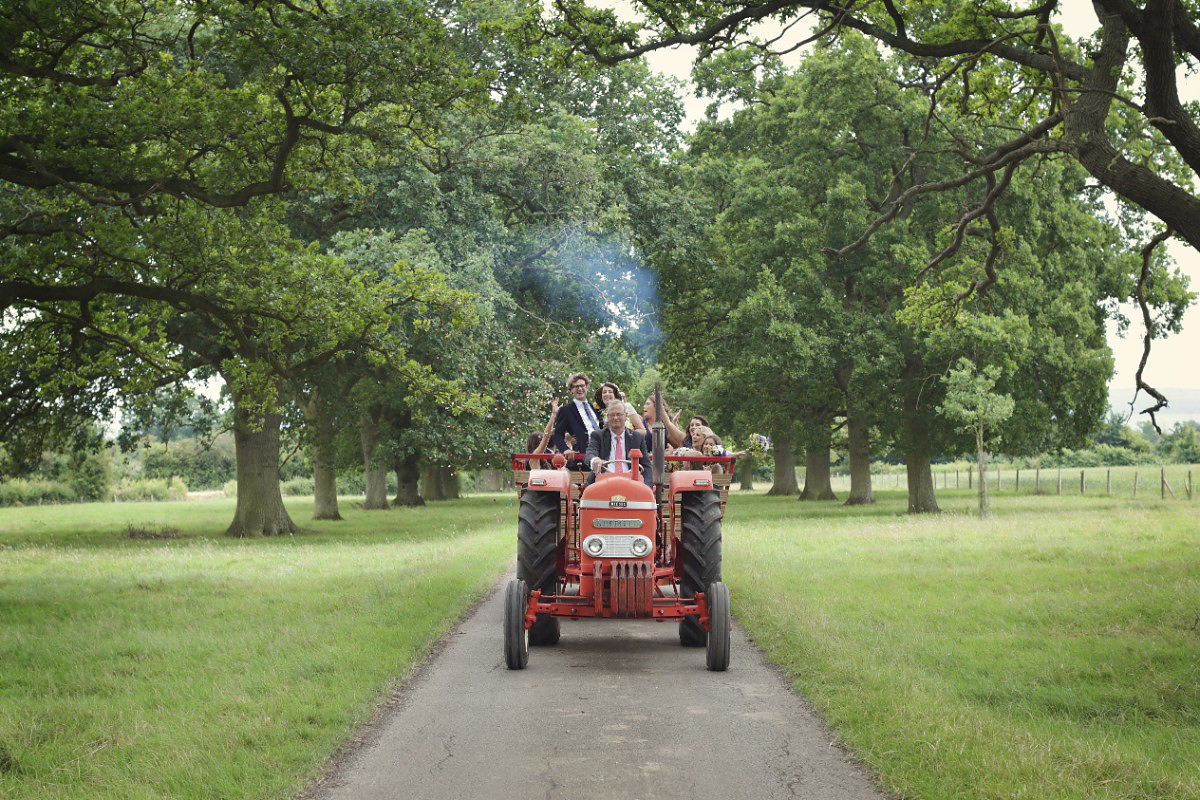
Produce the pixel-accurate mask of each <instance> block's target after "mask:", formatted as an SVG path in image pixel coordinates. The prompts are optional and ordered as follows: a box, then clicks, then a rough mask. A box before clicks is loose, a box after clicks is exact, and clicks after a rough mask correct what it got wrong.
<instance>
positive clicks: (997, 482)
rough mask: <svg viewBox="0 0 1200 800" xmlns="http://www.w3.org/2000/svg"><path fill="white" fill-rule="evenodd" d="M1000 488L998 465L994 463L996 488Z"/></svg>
mask: <svg viewBox="0 0 1200 800" xmlns="http://www.w3.org/2000/svg"><path fill="white" fill-rule="evenodd" d="M999 489H1000V465H999V464H997V465H996V490H997V491H999Z"/></svg>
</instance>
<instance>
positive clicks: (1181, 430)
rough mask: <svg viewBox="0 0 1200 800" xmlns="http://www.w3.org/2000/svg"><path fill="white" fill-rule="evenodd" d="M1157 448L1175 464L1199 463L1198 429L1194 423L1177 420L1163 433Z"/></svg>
mask: <svg viewBox="0 0 1200 800" xmlns="http://www.w3.org/2000/svg"><path fill="white" fill-rule="evenodd" d="M1158 448H1159V451H1160V452H1162V453H1163V454H1164V455H1165V456H1167V458H1169V459H1170V460H1171V461H1173V462H1175V463H1176V464H1196V463H1200V429H1197V426H1196V425H1195V424H1188V423H1184V422H1178V423H1176V424H1175V427H1174V428H1172V429H1171V431H1170V433H1166V434H1164V435H1163V437H1162V439H1161V440H1160V441H1159V444H1158Z"/></svg>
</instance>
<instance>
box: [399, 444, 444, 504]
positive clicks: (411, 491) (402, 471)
mask: <svg viewBox="0 0 1200 800" xmlns="http://www.w3.org/2000/svg"><path fill="white" fill-rule="evenodd" d="M395 468H396V499H394V500H393V501H392V505H394V506H423V505H425V500H424V499H423V498H422V497H421V493H420V492H419V491H418V490H417V481H418V480H419V479H420V477H421V461H420V459H419V458H418V457H417V455H416V454H413V455H409V456H404V457H403V458H397V459H396V464H395ZM434 483H435V484H436V483H437V481H434Z"/></svg>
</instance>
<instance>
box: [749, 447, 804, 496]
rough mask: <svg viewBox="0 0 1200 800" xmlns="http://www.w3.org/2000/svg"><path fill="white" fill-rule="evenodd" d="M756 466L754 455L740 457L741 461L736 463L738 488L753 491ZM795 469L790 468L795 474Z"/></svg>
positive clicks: (756, 460) (756, 461)
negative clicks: (738, 474) (738, 472)
mask: <svg viewBox="0 0 1200 800" xmlns="http://www.w3.org/2000/svg"><path fill="white" fill-rule="evenodd" d="M757 466H758V459H756V458H755V457H754V456H746V457H745V458H743V459H742V463H741V464H738V469H739V470H740V472H741V475H740V477H741V481H742V482H741V483H740V484H739V485H738V490H739V491H742V492H752V491H754V469H755V467H757ZM795 472H796V470H795V469H793V470H792V474H795Z"/></svg>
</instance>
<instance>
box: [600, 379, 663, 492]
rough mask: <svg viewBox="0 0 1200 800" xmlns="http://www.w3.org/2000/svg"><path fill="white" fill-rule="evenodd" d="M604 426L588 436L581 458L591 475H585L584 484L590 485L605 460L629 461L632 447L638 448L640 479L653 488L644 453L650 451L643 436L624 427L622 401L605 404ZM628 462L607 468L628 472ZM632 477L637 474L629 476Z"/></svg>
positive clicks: (613, 470) (612, 470)
mask: <svg viewBox="0 0 1200 800" xmlns="http://www.w3.org/2000/svg"><path fill="white" fill-rule="evenodd" d="M607 421H608V425H607V427H604V428H601V429H600V430H598V431H595V432H593V433H592V435H591V436H590V437H588V446H587V456H586V457H585V458H584V463H585V464H587V465H588V467H590V468H591V470H592V474H591V475H589V476H588V479H587V481H586V482H585V485H590V484H591V483H592V482H593V481H595V480H596V475H597V474H599V473H598V472H597V470H598V469H599V468H600V465H601V464H603V463H604V462H605V461H629V460H630V458H629V453H630V451H631V450H641V451H642V459H641V464H640V466H641V468H642V470H641V471H642V474H641V476H640V477H641V479H642V481H644V482H645V484H646V485H647V486H649V487H650V488H652V489H653V488H654V484H653V483H652V482H651V481H652V477H651V470H650V469H649V466H650V465H649V464H647V463H646V458H645V456H646V453H647V452H649V451H648V450H647V448H646V437H645V436H644V435H643V434H640V433H638V432H637V431H635V430H632V429H630V428H627V427H625V401H624V400H613V401H612V402H611V403H609V404H608V414H607ZM629 470H630V464H613V465H611V466H610V467H609V472H624V473H628V472H629ZM629 477H631V478H636V477H638V476H633V475H630V476H629Z"/></svg>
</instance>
